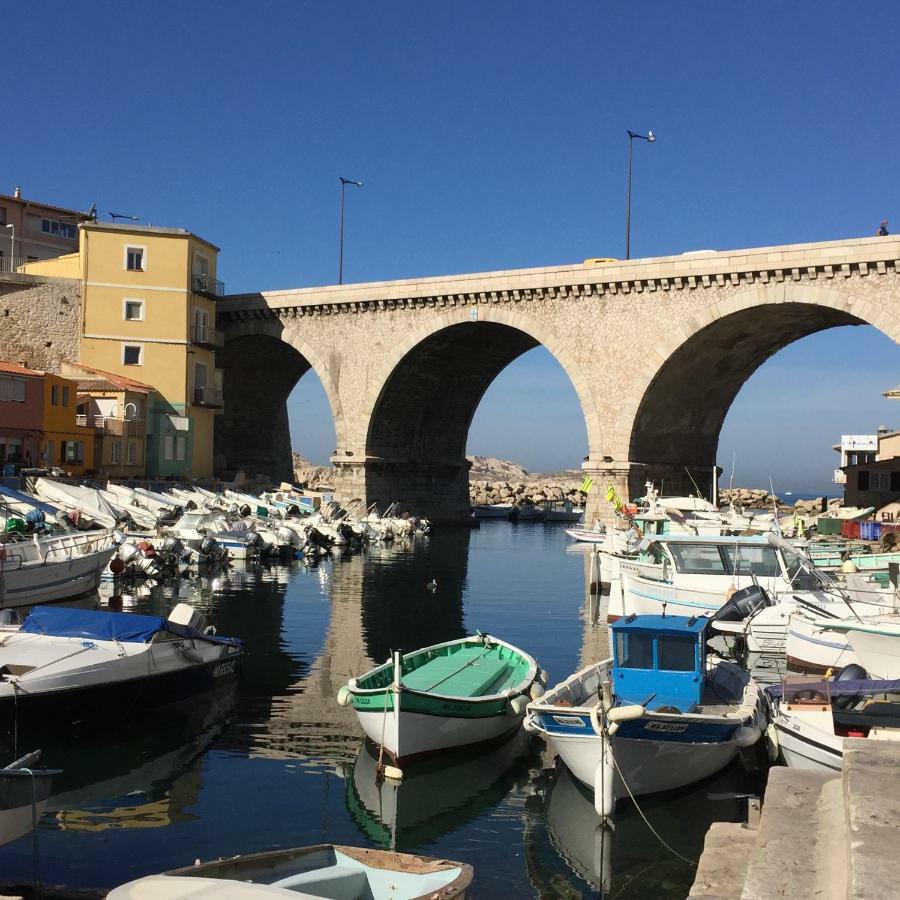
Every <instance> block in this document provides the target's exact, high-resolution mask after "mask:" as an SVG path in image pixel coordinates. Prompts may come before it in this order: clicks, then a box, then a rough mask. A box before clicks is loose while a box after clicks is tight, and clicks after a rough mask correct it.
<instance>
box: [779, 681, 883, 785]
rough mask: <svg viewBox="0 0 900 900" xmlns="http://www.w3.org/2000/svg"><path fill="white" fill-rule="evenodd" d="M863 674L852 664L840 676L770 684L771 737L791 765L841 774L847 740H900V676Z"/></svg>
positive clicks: (783, 757)
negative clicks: (884, 678)
mask: <svg viewBox="0 0 900 900" xmlns="http://www.w3.org/2000/svg"><path fill="white" fill-rule="evenodd" d="M860 674H864V673H863V672H862V671H861V670H859V667H857V666H849V667H847V668H845V669H844V670H842V672H841V673H839V675H838V678H837V679H835V680H826V679H822V678H816V677H813V676H803V675H791V676H789V677H787V678H786V679H785V680H784V684H783V685H772V686H771V687H768V688H766V699H767V700H768V703H769V716H770V719H771V721H772V724H771V725H770V726H769V730H768V735H769V740H770V742H771V743H772V745H773V749H774V750H777V751H778V752H779V753H780V755H781V758H782V759H783V760H784V762H785V764H786V765H788V766H790V767H791V768H795V769H813V770H820V771H828V772H840V771H841V764H842V760H843V755H844V739H845V738H864V739H866V740H871V741H878V740H887V741H896V740H900V680H893V681H879V680H874V681H873V680H871V679H866V678H859V677H858V676H859V675H860ZM844 675H849V676H850V677H849V678H846V679H845V678H844Z"/></svg>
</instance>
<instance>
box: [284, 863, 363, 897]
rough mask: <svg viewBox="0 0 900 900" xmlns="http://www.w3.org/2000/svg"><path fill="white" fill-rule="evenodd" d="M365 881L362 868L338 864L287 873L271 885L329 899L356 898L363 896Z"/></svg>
mask: <svg viewBox="0 0 900 900" xmlns="http://www.w3.org/2000/svg"><path fill="white" fill-rule="evenodd" d="M367 883H368V879H367V878H366V873H365V871H363V869H351V868H350V867H349V866H342V865H339V864H338V865H333V866H326V867H325V868H322V869H312V870H311V871H309V872H301V873H300V874H299V875H289V876H288V877H287V878H282V879H281V880H280V881H273V882H272V884H271V887H276V888H281V889H282V890H289V891H298V892H300V893H304V894H307V893H308V894H314V895H315V896H316V897H327V898H329V900H356V898H357V897H363V896H365V888H366V886H367Z"/></svg>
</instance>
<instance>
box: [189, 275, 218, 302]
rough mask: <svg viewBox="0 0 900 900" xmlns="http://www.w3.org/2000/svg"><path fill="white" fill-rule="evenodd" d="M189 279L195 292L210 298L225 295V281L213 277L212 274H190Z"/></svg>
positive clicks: (213, 298)
mask: <svg viewBox="0 0 900 900" xmlns="http://www.w3.org/2000/svg"><path fill="white" fill-rule="evenodd" d="M191 280H192V282H193V287H194V293H195V294H202V295H203V296H204V297H209V298H210V299H212V300H215V299H216V297H224V296H225V282H224V281H219V280H218V279H216V278H213V277H212V275H192V276H191Z"/></svg>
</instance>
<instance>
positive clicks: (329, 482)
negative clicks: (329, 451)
mask: <svg viewBox="0 0 900 900" xmlns="http://www.w3.org/2000/svg"><path fill="white" fill-rule="evenodd" d="M293 463H294V483H295V484H303V485H306V487H308V488H309V489H310V490H311V491H331V490H334V466H316V465H314V464H313V463H311V462H310V461H309V460H308V459H304V458H303V457H302V456H301V455H300V454H299V453H294V454H293Z"/></svg>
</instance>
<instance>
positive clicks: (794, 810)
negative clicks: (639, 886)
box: [689, 738, 900, 900]
mask: <svg viewBox="0 0 900 900" xmlns="http://www.w3.org/2000/svg"><path fill="white" fill-rule="evenodd" d="M898 847H900V743H895V742H891V741H869V740H865V739H862V738H847V739H846V740H845V741H844V765H843V771H842V772H841V773H831V772H817V771H806V770H802V769H789V768H786V767H777V768H773V769H772V770H771V771H770V773H769V783H768V786H767V788H766V796H765V802H764V804H763V811H762V817H761V819H760V823H759V829H758V830H751V829H748V828H746V827H745V826H743V825H737V824H733V823H730V822H718V823H716V824H714V825H713V826H712V827H711V828H710V830H709V832H708V833H707V835H706V842H705V845H704V849H703V855H702V856H701V858H700V862H699V865H698V867H697V874H696V877H695V879H694V885H693V887H692V888H691V892H690V895H689V896H690V897H691V898H705V900H711V898H715V900H770V898H772V897H796V898H801V897H815V898H817V900H846V898H853V900H885V898H889V897H896V896H898V887H897V883H896V875H895V873H894V854H895V853H896V852H897V848H898Z"/></svg>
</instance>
